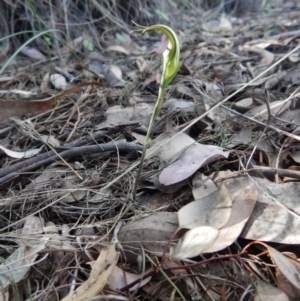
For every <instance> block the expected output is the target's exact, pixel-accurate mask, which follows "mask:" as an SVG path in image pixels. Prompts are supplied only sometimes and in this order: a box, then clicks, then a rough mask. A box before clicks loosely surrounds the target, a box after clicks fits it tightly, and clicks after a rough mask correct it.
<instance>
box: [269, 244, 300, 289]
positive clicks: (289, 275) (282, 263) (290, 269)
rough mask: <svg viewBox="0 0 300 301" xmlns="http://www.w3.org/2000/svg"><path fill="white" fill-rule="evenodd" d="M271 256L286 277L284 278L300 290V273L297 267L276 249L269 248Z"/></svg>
mask: <svg viewBox="0 0 300 301" xmlns="http://www.w3.org/2000/svg"><path fill="white" fill-rule="evenodd" d="M267 248H268V251H269V254H270V256H271V258H272V260H273V262H274V263H275V264H276V265H277V268H278V269H279V270H280V272H281V273H282V274H283V275H284V277H285V278H286V279H287V280H289V281H290V283H291V284H293V286H294V287H296V288H297V289H300V272H299V270H298V269H297V267H296V266H295V265H294V264H293V263H292V260H289V259H288V258H287V257H286V256H284V255H283V254H281V253H280V252H279V251H277V250H276V249H274V248H272V247H270V246H267Z"/></svg>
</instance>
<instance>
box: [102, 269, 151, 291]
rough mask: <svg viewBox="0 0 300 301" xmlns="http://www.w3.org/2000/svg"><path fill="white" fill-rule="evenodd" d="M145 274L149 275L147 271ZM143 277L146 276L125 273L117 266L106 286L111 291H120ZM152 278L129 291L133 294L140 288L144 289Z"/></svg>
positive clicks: (144, 280)
mask: <svg viewBox="0 0 300 301" xmlns="http://www.w3.org/2000/svg"><path fill="white" fill-rule="evenodd" d="M145 273H147V271H146V272H145ZM143 275H144V274H133V273H129V272H126V271H123V270H122V269H120V268H119V267H117V266H115V267H114V269H113V271H112V273H111V275H110V276H109V277H108V279H107V283H106V284H107V286H108V287H109V288H110V289H112V290H114V291H118V290H120V289H121V288H122V287H124V286H126V285H128V284H130V283H132V282H134V281H136V280H138V279H141V278H142V277H143ZM151 278H152V277H148V278H146V279H143V280H141V281H140V282H139V283H137V284H136V285H134V286H132V287H131V288H130V289H129V291H130V292H132V291H135V290H136V289H137V288H139V287H143V286H144V285H145V284H146V283H148V282H149V281H150V280H151Z"/></svg>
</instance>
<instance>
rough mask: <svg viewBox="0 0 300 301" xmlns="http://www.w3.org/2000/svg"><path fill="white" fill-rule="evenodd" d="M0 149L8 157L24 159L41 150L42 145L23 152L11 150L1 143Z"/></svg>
mask: <svg viewBox="0 0 300 301" xmlns="http://www.w3.org/2000/svg"><path fill="white" fill-rule="evenodd" d="M0 149H2V150H3V151H4V152H5V153H6V154H7V155H8V156H9V157H12V158H15V159H24V158H30V157H33V156H35V155H37V154H38V153H39V152H40V151H41V149H42V147H40V148H36V149H30V150H27V151H24V152H15V151H11V150H9V149H7V148H5V147H4V146H2V145H0Z"/></svg>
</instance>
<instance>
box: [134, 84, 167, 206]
mask: <svg viewBox="0 0 300 301" xmlns="http://www.w3.org/2000/svg"><path fill="white" fill-rule="evenodd" d="M165 89H166V87H165V86H164V85H160V87H159V91H158V97H157V101H156V104H155V107H154V109H153V114H152V116H151V119H150V123H149V127H148V131H147V135H146V142H145V145H144V148H143V152H142V157H141V159H140V165H139V169H138V172H137V175H136V179H135V182H134V187H133V201H136V193H137V189H138V184H139V180H140V176H141V173H142V169H143V164H144V161H145V158H146V153H147V149H148V146H149V143H150V136H151V132H152V128H153V125H154V122H155V119H156V117H157V116H158V114H159V112H160V108H161V104H162V100H163V96H164V92H165Z"/></svg>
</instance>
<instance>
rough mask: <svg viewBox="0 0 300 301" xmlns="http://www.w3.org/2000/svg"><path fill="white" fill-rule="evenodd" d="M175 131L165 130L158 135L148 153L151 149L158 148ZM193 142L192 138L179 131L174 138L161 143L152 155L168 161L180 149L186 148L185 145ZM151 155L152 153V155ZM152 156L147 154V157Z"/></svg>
mask: <svg viewBox="0 0 300 301" xmlns="http://www.w3.org/2000/svg"><path fill="white" fill-rule="evenodd" d="M174 135H175V133H171V132H165V133H162V134H161V135H159V136H158V137H157V138H156V139H155V140H154V143H153V146H151V147H150V148H149V149H148V153H151V152H152V151H153V150H155V149H157V148H159V147H160V146H161V145H162V144H164V143H165V142H166V140H168V139H170V138H171V137H172V136H174ZM194 142H195V140H194V139H193V138H191V137H190V136H189V135H187V134H185V133H180V134H179V135H177V136H176V137H175V138H173V139H171V140H170V141H169V142H168V143H166V144H165V145H163V146H162V147H161V148H160V149H159V151H158V152H157V153H155V154H154V155H156V156H159V157H160V158H161V159H162V160H164V161H170V160H172V159H173V158H174V157H175V156H176V154H178V153H179V152H180V151H181V150H183V149H184V148H186V147H187V146H190V145H192V144H193V143H194ZM152 156H153V155H152ZM152 156H149V157H148V158H151V157H152Z"/></svg>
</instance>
